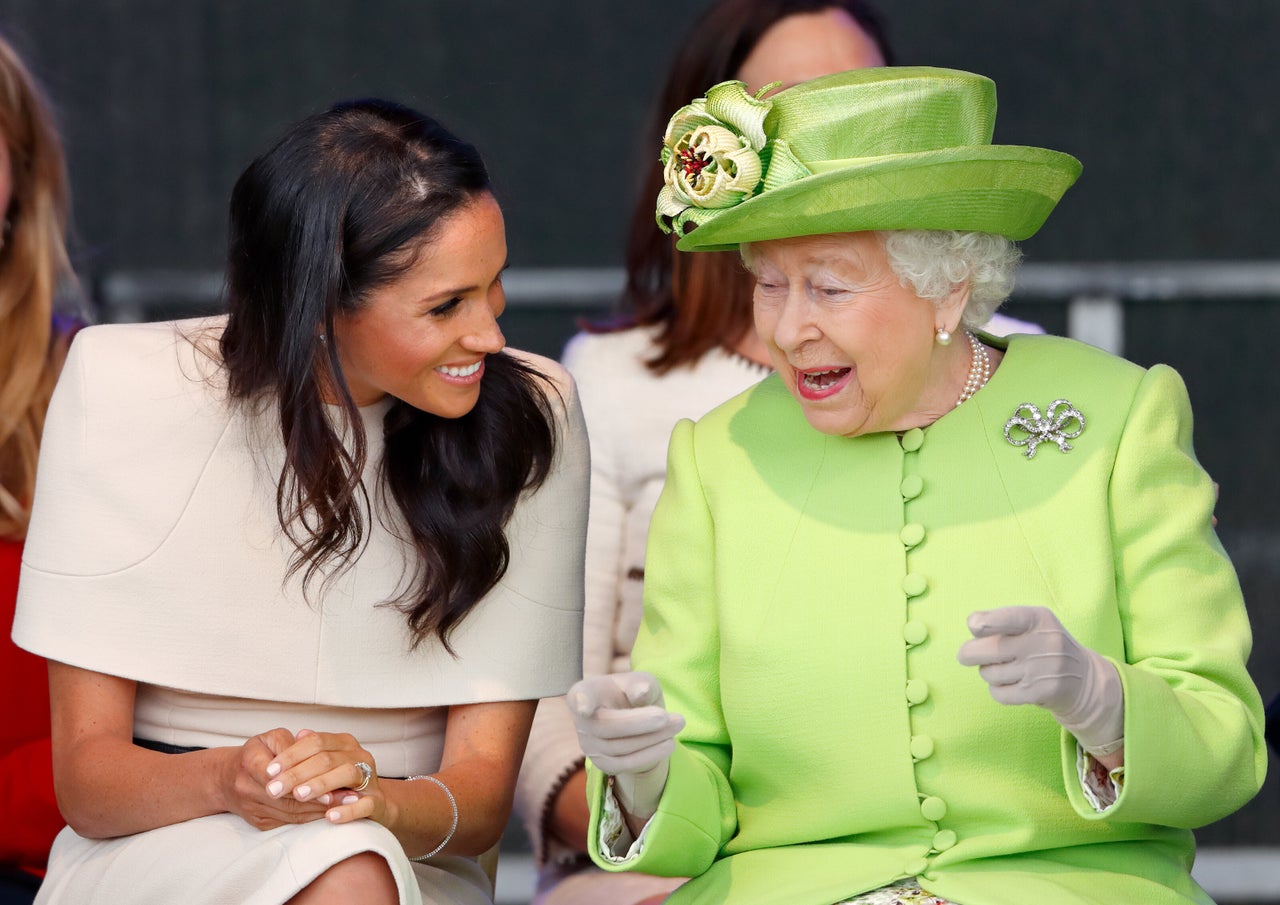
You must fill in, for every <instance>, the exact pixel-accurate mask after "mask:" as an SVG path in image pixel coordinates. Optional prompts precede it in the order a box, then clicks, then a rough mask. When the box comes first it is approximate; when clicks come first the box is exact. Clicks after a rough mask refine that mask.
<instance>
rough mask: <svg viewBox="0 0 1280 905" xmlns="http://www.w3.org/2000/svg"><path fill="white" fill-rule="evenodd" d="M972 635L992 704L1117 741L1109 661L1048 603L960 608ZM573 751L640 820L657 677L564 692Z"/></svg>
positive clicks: (1119, 691)
mask: <svg viewBox="0 0 1280 905" xmlns="http://www.w3.org/2000/svg"><path fill="white" fill-rule="evenodd" d="M968 627H969V631H970V632H972V633H973V636H974V637H973V639H972V640H970V641H966V642H965V643H964V644H963V645H961V647H960V651H959V654H958V656H957V659H958V660H959V661H960V663H962V664H963V665H965V666H977V667H978V673H979V675H980V676H981V677H982V678H983V680H985V681H986V682H987V684H988V685H989V686H990V687H991V688H990V690H991V696H992V697H993V698H995V699H996V700H997V701H999V702H1000V703H1001V704H1035V705H1038V706H1040V707H1044V708H1045V709H1046V710H1048V711H1049V712H1050V713H1051V714H1053V717H1054V719H1056V720H1057V721H1058V723H1059V724H1060V725H1062V726H1063V727H1064V728H1065V729H1066V730H1067V731H1068V732H1070V733H1071V734H1072V735H1074V736H1075V737H1076V739H1077V740H1078V741H1079V742H1080V744H1081V745H1083V746H1084V749H1085V750H1086V751H1089V752H1090V753H1092V754H1095V755H1110V754H1111V753H1113V752H1114V751H1115V750H1116V749H1117V748H1118V747H1119V746H1120V745H1121V744H1122V742H1123V737H1124V691H1123V688H1122V686H1121V684H1120V676H1119V674H1118V673H1117V672H1116V669H1115V667H1114V666H1112V665H1111V663H1109V662H1108V661H1107V660H1105V659H1103V658H1102V657H1101V656H1099V655H1098V654H1096V653H1094V652H1093V651H1091V650H1089V649H1088V648H1086V647H1084V646H1082V645H1081V644H1080V643H1079V642H1078V641H1076V640H1075V638H1073V637H1072V636H1071V633H1070V632H1068V631H1067V630H1066V629H1065V628H1064V627H1063V625H1062V623H1061V622H1059V621H1058V618H1057V617H1056V616H1055V615H1054V614H1053V612H1052V611H1050V610H1049V609H1047V608H1046V607H1038V606H1009V607H1002V608H1000V609H995V610H984V611H978V612H975V613H973V614H971V615H970V616H969V620H968ZM566 701H567V702H568V705H569V710H570V711H571V713H572V714H573V721H574V726H575V728H576V729H577V732H578V741H579V743H580V744H581V745H582V751H583V753H584V754H586V756H587V757H589V758H590V759H591V761H592V763H594V764H595V765H596V767H597V768H599V769H600V771H601V772H603V773H607V774H609V775H611V776H613V777H614V787H613V790H614V795H615V796H616V798H617V799H618V804H620V805H621V806H622V809H623V811H624V812H625V813H626V814H627V816H628V822H632V819H634V822H636V823H639V824H643V823H644V822H645V821H647V820H648V819H649V818H650V817H652V816H653V814H654V812H655V811H656V810H657V807H658V801H659V799H660V798H661V797H662V789H663V787H664V786H665V785H666V780H667V771H668V765H669V763H670V758H671V752H672V751H673V750H674V748H675V736H676V734H677V733H678V732H679V731H680V730H681V729H683V728H684V719H683V717H681V716H680V715H679V714H673V713H669V712H668V711H667V710H666V708H665V707H664V706H663V697H662V688H661V686H660V685H659V684H658V680H657V679H656V678H654V677H653V676H652V675H650V674H648V673H643V672H627V673H616V674H613V675H603V676H592V677H591V678H587V679H583V680H582V681H580V682H578V683H577V684H576V685H574V686H573V688H571V689H570V690H569V693H568V695H567V696H566Z"/></svg>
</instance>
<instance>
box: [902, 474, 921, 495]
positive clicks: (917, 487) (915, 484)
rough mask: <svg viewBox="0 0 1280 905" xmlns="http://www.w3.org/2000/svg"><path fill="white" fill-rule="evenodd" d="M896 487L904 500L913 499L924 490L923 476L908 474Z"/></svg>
mask: <svg viewBox="0 0 1280 905" xmlns="http://www.w3.org/2000/svg"><path fill="white" fill-rule="evenodd" d="M898 489H899V490H901V491H902V498H903V499H904V500H914V499H915V498H916V497H918V496H919V495H920V491H922V490H924V478H922V477H920V475H918V474H909V475H907V476H906V477H905V478H903V479H902V483H901V484H899V485H898Z"/></svg>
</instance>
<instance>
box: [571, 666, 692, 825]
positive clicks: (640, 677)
mask: <svg viewBox="0 0 1280 905" xmlns="http://www.w3.org/2000/svg"><path fill="white" fill-rule="evenodd" d="M565 700H566V701H567V702H568V704H569V710H570V712H571V713H572V714H573V723H574V727H575V728H576V729H577V731H578V742H579V744H581V745H582V752H583V753H584V754H585V755H586V756H587V757H588V758H590V759H591V762H592V763H593V764H595V765H596V767H597V768H599V769H600V770H601V771H602V772H604V773H608V774H609V775H611V776H613V777H614V784H613V791H614V795H615V796H616V797H617V799H618V804H620V805H621V806H622V809H623V811H625V812H626V814H627V816H628V817H629V818H634V819H635V820H636V821H638V822H639V823H641V824H643V823H644V821H647V820H648V819H649V818H650V817H652V816H653V814H654V812H655V811H657V809H658V801H659V799H661V797H662V789H663V787H664V786H665V785H666V783H667V769H668V764H669V763H670V760H671V752H672V751H674V750H675V736H676V734H677V733H678V732H679V731H680V730H681V729H683V728H684V717H682V716H680V715H679V714H678V713H669V712H668V711H667V709H666V707H664V706H663V703H662V686H661V685H659V684H658V680H657V679H656V678H654V677H653V676H652V675H650V674H649V673H645V672H624V673H615V674H612V675H604V676H592V677H591V678H588V679H583V680H582V681H580V682H578V683H577V684H575V685H574V686H573V687H572V688H570V689H569V693H568V695H566V697H565ZM628 822H631V821H630V820H629V821H628Z"/></svg>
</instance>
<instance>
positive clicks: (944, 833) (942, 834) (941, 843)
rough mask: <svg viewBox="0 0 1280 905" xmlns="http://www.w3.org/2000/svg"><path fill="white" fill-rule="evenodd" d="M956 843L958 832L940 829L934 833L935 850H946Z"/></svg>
mask: <svg viewBox="0 0 1280 905" xmlns="http://www.w3.org/2000/svg"><path fill="white" fill-rule="evenodd" d="M955 844H956V834H955V832H954V831H953V830H938V832H936V833H934V834H933V850H934V851H935V852H945V851H946V850H947V849H949V848H951V847H952V846H954V845H955Z"/></svg>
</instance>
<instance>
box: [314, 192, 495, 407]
mask: <svg viewBox="0 0 1280 905" xmlns="http://www.w3.org/2000/svg"><path fill="white" fill-rule="evenodd" d="M506 261H507V239H506V231H505V229H504V227H503V221H502V211H501V209H500V208H499V207H498V202H497V201H496V200H494V198H493V196H492V195H490V194H488V193H484V194H482V195H479V196H477V198H476V199H475V200H474V201H472V202H470V203H469V204H467V205H466V206H464V207H462V208H459V209H458V210H457V211H455V212H454V213H453V214H451V215H450V216H449V217H448V218H447V219H445V220H444V221H443V222H442V223H441V224H440V226H439V228H438V229H437V230H436V231H435V232H434V233H433V235H432V237H431V239H430V240H429V241H428V242H427V243H426V244H425V245H424V246H423V247H422V248H421V250H420V251H419V253H418V255H417V258H416V260H415V261H414V263H413V266H412V267H410V268H409V269H408V270H407V271H406V272H405V273H404V274H403V275H402V276H400V277H399V278H398V279H396V280H394V281H393V282H391V283H390V284H388V285H386V286H383V287H381V288H378V289H374V290H372V291H370V292H369V293H368V294H367V296H366V298H365V300H364V303H363V305H362V306H361V307H360V309H359V310H357V311H355V312H353V313H351V314H341V315H339V316H338V317H337V318H336V319H335V321H334V336H333V339H332V341H334V342H336V343H337V349H338V358H339V360H340V361H341V362H342V372H343V375H344V376H345V377H346V379H347V385H348V387H349V388H350V390H351V397H352V398H353V399H354V400H355V403H356V405H361V406H363V405H371V404H372V403H374V402H377V401H378V400H379V399H381V398H383V397H384V396H386V395H391V396H395V397H396V398H397V399H401V400H403V401H404V402H406V403H408V404H409V405H412V406H413V407H414V408H417V409H420V410H422V411H424V412H430V413H431V414H433V415H439V416H440V417H442V418H460V417H462V416H463V415H465V414H467V412H469V411H471V409H472V407H473V406H475V404H476V400H477V399H479V397H480V381H481V378H482V377H483V376H484V357H485V356H486V355H488V354H491V353H494V352H499V351H501V350H502V347H503V345H504V344H505V340H504V339H503V336H502V331H501V330H499V329H498V323H497V318H498V316H499V315H500V314H502V311H503V309H504V308H505V307H506V297H505V296H504V295H503V291H502V279H501V274H502V268H503V267H505V266H506Z"/></svg>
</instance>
